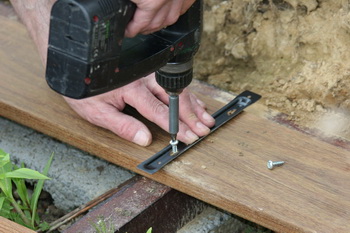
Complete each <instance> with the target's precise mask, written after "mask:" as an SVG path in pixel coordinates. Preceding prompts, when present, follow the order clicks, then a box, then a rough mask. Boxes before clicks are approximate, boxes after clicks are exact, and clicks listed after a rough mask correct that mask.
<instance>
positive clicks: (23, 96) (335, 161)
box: [0, 16, 350, 232]
mask: <svg viewBox="0 0 350 233" xmlns="http://www.w3.org/2000/svg"><path fill="white" fill-rule="evenodd" d="M0 22H1V27H0V61H1V65H0V71H1V72H0V74H1V79H0V95H1V98H0V111H1V112H0V114H1V115H2V116H3V117H6V118H9V119H12V120H14V121H17V122H19V123H21V124H24V125H27V126H29V127H32V128H34V129H36V130H38V131H40V132H43V133H45V134H48V135H50V136H52V137H55V138H57V139H59V140H62V141H64V142H67V143H69V144H71V145H74V146H76V147H78V148H80V149H83V150H85V151H88V152H90V153H92V154H94V155H96V156H98V157H101V158H103V159H106V160H108V161H110V162H112V163H115V164H118V165H120V166H123V167H125V168H128V169H130V170H133V171H135V172H138V173H140V174H142V175H145V176H148V177H150V178H151V179H154V180H156V181H158V182H160V183H163V184H166V185H168V186H170V187H173V188H175V189H177V190H180V191H182V192H184V193H187V194H189V195H191V196H193V197H196V198H198V199H200V200H203V201H205V202H207V203H210V204H212V205H215V206H217V207H219V208H222V209H225V210H227V211H229V212H231V213H234V214H236V215H239V216H241V217H243V218H246V219H248V220H251V221H254V222H256V223H259V224H261V225H263V226H266V227H268V228H270V229H273V230H275V231H280V232H349V229H350V175H349V174H350V152H349V151H348V150H345V149H342V148H339V147H336V146H334V145H331V144H329V143H326V142H324V141H320V140H319V139H317V138H315V137H311V136H309V135H306V134H302V133H300V132H298V131H296V130H292V129H289V128H287V127H285V126H282V125H279V124H277V123H275V122H272V121H269V120H267V119H264V118H261V117H259V116H256V115H254V114H250V113H247V112H245V113H243V114H241V115H240V116H239V117H238V118H237V119H235V120H234V121H231V122H230V123H229V124H227V125H226V126H224V127H222V128H220V129H219V130H218V131H217V132H215V133H214V134H212V135H211V136H209V137H208V138H207V139H206V140H204V141H203V142H201V143H199V144H198V145H197V146H195V147H194V148H192V149H191V150H189V151H188V152H186V153H185V154H184V155H182V156H181V157H180V158H179V159H177V160H175V161H174V162H173V163H171V164H170V165H169V166H167V167H166V168H165V169H164V170H162V171H160V172H158V173H156V174H155V175H152V176H149V175H147V174H145V173H142V172H140V171H139V170H137V169H136V166H137V164H139V163H140V162H142V161H143V160H145V159H147V158H148V157H150V156H152V155H153V154H154V153H155V152H157V151H159V150H160V149H162V148H163V147H164V146H165V145H166V144H167V143H168V141H169V136H168V134H167V133H165V132H164V131H162V130H161V129H159V128H158V127H156V126H155V125H153V124H151V123H148V125H149V127H150V129H151V131H152V133H153V135H154V139H153V143H152V145H151V146H149V147H147V148H143V147H139V146H136V145H134V144H132V143H129V142H127V141H125V140H122V139H120V138H118V137H117V136H115V135H113V134H112V133H111V132H109V131H107V130H104V129H101V128H98V127H96V126H93V125H91V124H89V123H87V122H86V121H83V120H82V119H80V118H79V117H78V116H77V115H76V114H75V113H74V112H73V111H72V110H71V109H70V108H69V107H68V106H67V105H66V103H65V102H64V101H63V100H62V98H61V97H60V96H59V95H57V94H55V93H54V92H52V91H51V90H49V88H48V86H47V85H46V83H45V80H44V69H43V67H42V66H41V64H40V61H39V57H38V55H37V53H36V51H35V49H34V46H33V43H32V42H31V41H30V39H29V38H28V37H27V34H26V31H25V29H24V28H23V26H22V25H21V24H20V23H18V22H15V21H13V20H10V19H7V18H5V17H1V16H0ZM202 99H203V100H204V101H205V102H206V103H207V106H208V109H209V111H210V112H214V111H215V110H217V109H219V108H220V107H221V106H222V105H223V103H221V102H218V101H215V100H213V99H212V98H208V96H202ZM56 153H59V152H56ZM270 159H271V160H284V161H286V164H285V165H284V166H283V167H279V168H276V169H274V170H268V169H267V168H266V162H267V161H268V160H270Z"/></svg>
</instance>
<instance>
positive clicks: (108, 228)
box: [91, 217, 115, 233]
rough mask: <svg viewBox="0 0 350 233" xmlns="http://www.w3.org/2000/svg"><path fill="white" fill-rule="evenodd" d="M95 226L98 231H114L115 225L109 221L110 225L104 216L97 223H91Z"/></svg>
mask: <svg viewBox="0 0 350 233" xmlns="http://www.w3.org/2000/svg"><path fill="white" fill-rule="evenodd" d="M91 224H92V226H93V227H94V229H95V231H96V233H114V232H115V229H114V225H113V223H112V222H108V226H107V223H106V220H105V219H104V218H103V217H99V219H98V221H97V222H96V223H91Z"/></svg>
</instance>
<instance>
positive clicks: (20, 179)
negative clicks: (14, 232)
mask: <svg viewBox="0 0 350 233" xmlns="http://www.w3.org/2000/svg"><path fill="white" fill-rule="evenodd" d="M52 159H53V154H52V155H51V157H50V159H49V161H48V162H47V164H46V166H45V168H44V171H43V172H42V173H39V172H38V171H35V170H32V169H28V168H25V167H24V165H23V164H22V165H21V167H20V168H19V167H17V166H16V165H14V164H13V163H12V162H11V161H10V155H9V154H8V153H5V152H4V151H3V150H1V149H0V191H1V192H0V216H2V217H5V218H7V219H10V220H12V221H14V222H16V223H19V224H21V225H23V226H25V227H28V228H30V229H32V230H39V229H40V230H46V229H48V227H49V225H48V224H47V223H46V222H41V221H40V219H39V216H38V214H37V206H38V200H39V196H40V193H41V191H42V188H43V185H44V182H45V180H47V179H50V178H48V177H47V173H48V171H49V168H50V166H51V163H52ZM26 179H34V180H38V182H37V184H36V185H35V188H34V191H33V193H32V194H31V195H30V193H29V191H28V189H27V187H26V184H25V180H26ZM13 184H14V186H13ZM13 192H17V194H18V196H19V200H16V199H15V198H14V195H13Z"/></svg>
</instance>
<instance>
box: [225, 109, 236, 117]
mask: <svg viewBox="0 0 350 233" xmlns="http://www.w3.org/2000/svg"><path fill="white" fill-rule="evenodd" d="M236 110H237V109H232V110H230V111H228V112H227V115H228V116H231V115H232V114H234V113H235V112H236Z"/></svg>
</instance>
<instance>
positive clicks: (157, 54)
mask: <svg viewBox="0 0 350 233" xmlns="http://www.w3.org/2000/svg"><path fill="white" fill-rule="evenodd" d="M135 8H136V6H135V5H134V4H133V3H132V2H130V1H129V0H58V1H57V2H56V3H55V4H54V6H53V8H52V11H51V22H50V34H49V47H48V58H47V68H46V80H47V82H48V84H49V86H50V87H51V88H52V89H53V90H55V91H57V92H58V93H60V94H62V95H64V96H68V97H71V98H75V99H81V98H85V97H90V96H94V95H98V94H101V93H105V92H108V91H111V90H113V89H116V88H118V87H121V86H124V85H126V84H128V83H130V82H133V81H135V80H137V79H139V78H142V77H144V76H147V75H148V74H151V73H153V72H156V73H157V74H156V76H157V82H158V83H159V84H160V85H161V86H162V87H163V88H164V89H165V90H166V91H168V92H169V93H177V92H179V91H181V90H182V89H183V88H185V87H186V86H187V85H189V84H190V82H191V80H192V59H193V56H194V55H195V53H196V52H197V50H198V47H199V44H200V37H201V31H202V0H197V1H196V2H195V3H194V4H193V5H192V6H191V7H190V9H189V10H188V11H187V12H186V13H185V14H184V15H182V16H180V18H179V20H178V21H177V22H176V23H175V24H174V25H171V26H169V27H167V28H165V29H162V30H160V31H158V32H155V33H153V34H150V35H138V36H136V37H134V38H123V37H124V31H125V28H126V26H127V24H128V22H129V21H130V20H131V19H132V17H133V14H134V12H135Z"/></svg>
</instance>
